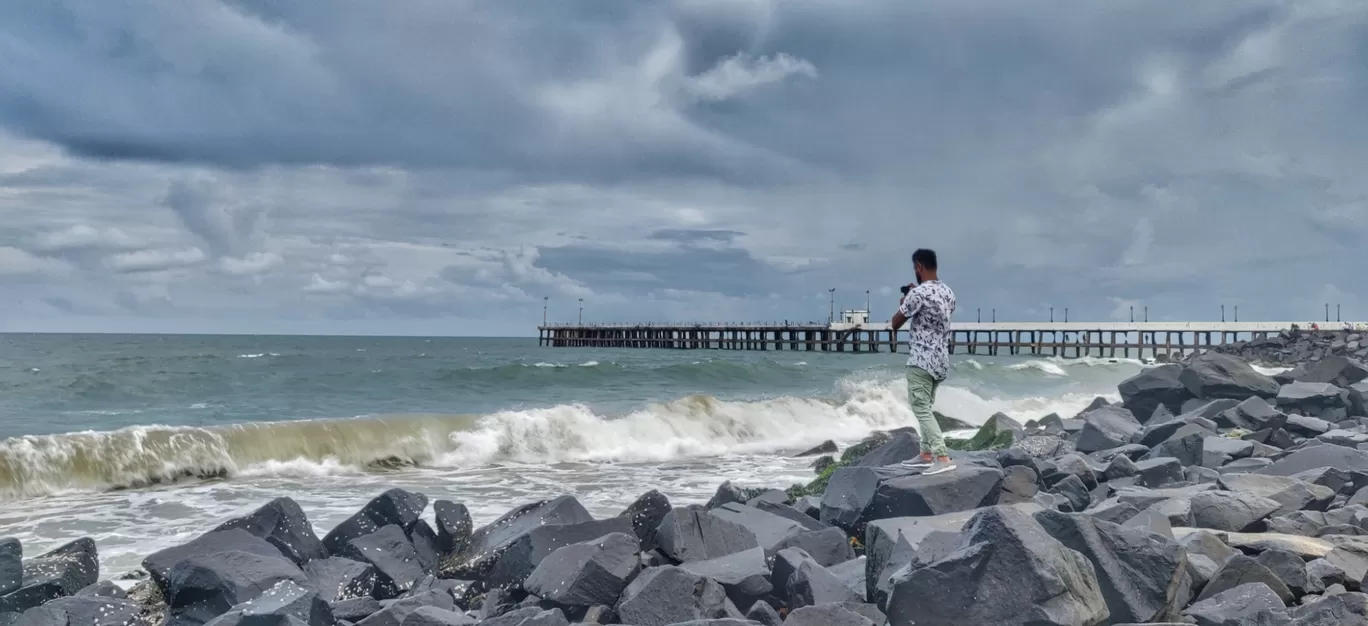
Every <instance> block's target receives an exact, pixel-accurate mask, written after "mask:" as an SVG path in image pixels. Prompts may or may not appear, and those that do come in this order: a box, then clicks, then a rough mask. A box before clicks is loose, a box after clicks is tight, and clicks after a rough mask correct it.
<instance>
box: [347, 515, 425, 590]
mask: <svg viewBox="0 0 1368 626" xmlns="http://www.w3.org/2000/svg"><path fill="white" fill-rule="evenodd" d="M336 554H337V555H338V556H342V557H345V558H348V559H351V560H353V561H359V562H361V563H369V564H371V565H373V566H375V573H376V577H375V593H376V597H377V598H380V599H385V598H393V597H395V596H398V595H399V594H401V593H404V592H405V591H408V590H409V589H411V588H412V587H413V583H415V582H418V580H419V579H421V578H423V576H425V575H427V572H426V571H424V569H423V566H422V563H421V561H420V560H419V559H418V552H417V551H416V550H414V548H413V544H412V543H410V542H409V539H408V537H407V536H406V535H405V534H404V529H402V528H400V527H399V526H397V525H393V524H391V525H389V526H384V527H382V528H380V529H379V530H377V531H375V532H373V533H370V534H368V535H363V536H361V537H357V538H355V539H352V540H350V541H348V542H347V545H346V546H345V547H344V548H342V549H341V550H338V551H337V552H336Z"/></svg>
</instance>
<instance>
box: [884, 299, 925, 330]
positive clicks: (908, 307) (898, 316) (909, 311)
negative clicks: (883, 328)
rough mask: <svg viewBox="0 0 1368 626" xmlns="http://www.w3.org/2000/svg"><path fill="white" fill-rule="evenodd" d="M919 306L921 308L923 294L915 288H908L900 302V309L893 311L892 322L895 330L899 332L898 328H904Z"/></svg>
mask: <svg viewBox="0 0 1368 626" xmlns="http://www.w3.org/2000/svg"><path fill="white" fill-rule="evenodd" d="M919 308H921V296H920V295H919V294H917V292H916V290H915V289H911V290H908V292H907V293H906V294H903V297H902V300H901V301H899V302H898V310H897V311H895V312H894V313H893V321H892V322H891V324H892V326H893V327H892V330H893V332H898V329H899V328H902V327H903V324H906V323H907V320H908V319H911V317H912V316H913V315H916V313H917V309H919Z"/></svg>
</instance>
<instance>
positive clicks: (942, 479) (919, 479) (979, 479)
mask: <svg viewBox="0 0 1368 626" xmlns="http://www.w3.org/2000/svg"><path fill="white" fill-rule="evenodd" d="M1001 491H1002V472H1001V471H1000V470H996V469H992V468H987V467H976V466H972V465H965V466H962V467H960V468H959V469H957V470H955V471H952V472H945V473H942V474H936V475H934V476H923V475H920V474H916V475H911V476H903V477H901V478H893V479H889V480H886V481H884V482H883V483H882V484H880V485H879V487H878V489H877V491H876V492H875V494H874V502H873V505H872V506H871V514H870V515H869V519H886V518H890V517H920V516H927V515H943V514H945V513H954V512H956V511H967V510H970V509H976V508H979V507H984V506H991V505H994V504H997V501H998V496H999V494H1000V493H1001Z"/></svg>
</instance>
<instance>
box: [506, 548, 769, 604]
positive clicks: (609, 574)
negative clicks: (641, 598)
mask: <svg viewBox="0 0 1368 626" xmlns="http://www.w3.org/2000/svg"><path fill="white" fill-rule="evenodd" d="M640 550H641V543H640V541H639V540H638V539H637V537H636V535H635V534H626V533H613V534H609V535H605V536H603V537H600V538H598V539H594V540H592V541H586V542H583V543H575V544H571V545H568V546H565V547H563V548H559V549H557V550H556V551H555V552H552V553H551V554H550V555H549V556H547V557H546V558H544V559H542V561H541V563H539V564H538V565H537V568H536V569H535V570H533V571H532V574H531V575H530V576H528V577H527V581H526V582H525V583H523V587H524V588H525V589H526V590H527V592H528V593H531V594H533V595H536V596H537V597H539V598H542V599H543V600H546V601H548V602H552V603H554V604H556V605H559V606H565V607H586V608H587V607H590V606H594V605H600V604H601V605H612V604H615V603H616V602H617V600H618V597H619V596H621V595H622V590H623V589H625V588H626V587H627V583H628V582H630V581H631V579H632V578H633V577H634V576H636V574H637V572H638V571H639V568H640V561H639V559H638V558H637V553H638V552H639V551H640ZM763 565H764V558H763V557H762V558H761V566H763Z"/></svg>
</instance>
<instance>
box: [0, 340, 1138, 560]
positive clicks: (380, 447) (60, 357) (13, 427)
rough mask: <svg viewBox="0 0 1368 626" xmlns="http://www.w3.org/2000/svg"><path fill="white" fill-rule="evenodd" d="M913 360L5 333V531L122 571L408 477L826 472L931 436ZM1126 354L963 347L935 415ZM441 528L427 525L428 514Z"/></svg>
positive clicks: (315, 515)
mask: <svg viewBox="0 0 1368 626" xmlns="http://www.w3.org/2000/svg"><path fill="white" fill-rule="evenodd" d="M904 359H905V355H902V354H897V355H894V354H886V353H885V354H838V353H807V352H723V351H705V350H695V351H670V350H642V349H637V350H632V349H603V348H582V349H571V348H544V347H539V346H537V342H536V340H535V339H474V338H398V337H282V336H172V335H157V336H131V335H0V537H5V536H13V537H18V538H19V539H20V540H22V541H23V543H24V546H25V553H26V554H38V553H39V552H41V551H43V550H46V549H48V548H51V547H55V546H56V545H59V544H61V543H64V542H66V541H69V540H71V539H74V538H77V537H84V536H88V537H93V538H94V539H95V541H96V543H97V545H98V546H99V549H100V558H101V565H102V568H103V575H104V576H106V577H110V576H117V575H119V574H120V573H123V572H126V571H129V570H132V569H135V568H137V567H138V566H139V563H140V562H141V560H142V558H143V557H144V556H146V555H147V554H149V553H151V552H152V551H154V550H157V549H160V548H162V547H166V546H170V545H175V544H178V543H183V542H185V541H187V540H189V539H192V538H194V537H196V536H198V535H199V534H202V533H204V532H206V531H208V530H210V529H212V528H213V527H214V526H216V525H217V524H219V523H220V522H222V521H223V520H224V519H227V518H229V517H232V516H235V515H241V514H243V513H246V512H249V511H251V510H252V509H254V508H256V507H258V506H260V505H262V504H264V503H266V502H267V501H269V500H271V499H273V498H276V497H280V496H290V497H292V498H294V499H295V500H296V501H298V502H299V504H300V505H301V506H302V507H303V509H304V511H305V512H306V513H307V514H308V515H309V517H310V520H311V521H312V522H313V524H314V525H315V526H316V528H317V529H318V531H319V534H320V536H321V535H322V534H323V533H325V532H326V531H327V530H328V529H330V528H331V527H332V526H333V525H335V524H337V523H338V522H340V521H342V520H344V519H346V517H348V516H349V515H351V514H352V513H353V512H354V511H355V510H356V509H357V508H359V507H360V506H361V505H363V504H364V503H365V502H366V501H367V500H368V499H370V498H371V497H373V496H374V495H376V494H378V493H379V492H380V491H382V490H384V489H386V488H388V487H393V486H398V487H403V488H406V489H411V490H416V491H421V492H423V493H425V494H427V495H428V496H429V497H430V498H432V499H438V498H443V499H450V500H454V501H458V502H463V503H465V504H466V505H467V506H468V507H469V508H470V510H471V513H472V515H473V516H474V518H475V521H476V523H477V524H480V523H485V522H489V521H492V520H493V519H495V518H497V517H498V516H499V515H502V514H503V513H504V512H506V511H508V510H509V509H511V508H513V507H514V506H516V505H519V504H522V503H526V502H529V501H533V500H536V499H540V498H544V497H548V496H551V495H557V494H573V495H575V496H576V497H577V498H579V499H580V501H581V502H583V503H584V504H585V506H586V507H588V508H589V510H590V511H591V512H593V513H594V514H595V515H596V516H605V515H615V514H617V513H619V512H620V511H621V510H622V509H623V508H624V507H625V506H627V505H628V504H630V503H631V502H632V501H633V500H634V499H635V498H636V497H637V496H638V495H640V494H641V493H643V492H645V491H647V490H650V489H659V490H660V491H662V492H663V493H665V494H666V495H667V496H669V497H670V498H671V501H672V502H674V503H675V504H689V503H701V502H704V501H706V500H707V499H708V498H709V497H711V496H712V494H713V492H714V491H715V489H716V488H717V485H718V484H720V483H721V482H722V481H724V480H731V481H733V482H736V483H739V484H743V485H748V486H774V487H779V488H783V487H787V486H789V485H791V484H793V483H797V482H806V481H809V480H811V479H812V477H813V474H812V470H811V469H809V464H810V463H811V462H812V459H809V458H795V457H793V456H792V454H793V453H795V452H798V451H801V450H802V449H805V448H808V447H811V446H813V445H816V444H818V443H821V442H822V441H824V440H826V439H833V440H836V441H837V442H842V443H848V442H852V441H856V440H858V439H860V438H861V437H863V436H864V435H866V434H867V433H869V432H870V431H873V430H878V429H887V428H892V427H898V426H908V425H914V424H915V422H916V420H915V419H914V418H913V416H912V414H911V412H910V411H909V410H908V408H907V394H906V390H905V388H904V386H903V379H902V367H903V361H904ZM1141 367H1142V366H1141V364H1140V363H1138V362H1134V361H1127V360H1122V359H1082V360H1054V359H1027V358H1019V357H985V356H975V357H963V356H957V357H955V362H954V368H953V372H952V374H951V377H950V379H949V380H948V381H947V382H946V383H945V385H944V386H942V388H941V392H940V395H939V398H938V400H937V409H938V410H940V411H941V412H942V413H945V414H946V415H949V416H952V417H956V418H958V419H961V420H964V421H966V422H969V423H972V424H978V423H982V422H983V421H984V420H986V419H987V418H988V417H989V416H991V415H992V414H993V413H995V412H999V411H1001V412H1004V413H1006V414H1008V415H1010V416H1012V417H1014V418H1017V419H1018V420H1022V421H1024V420H1026V419H1032V418H1039V417H1042V416H1044V415H1047V414H1049V413H1053V412H1057V413H1059V414H1061V415H1063V416H1065V417H1071V416H1073V415H1074V414H1075V413H1077V412H1078V411H1079V410H1081V409H1082V408H1084V407H1085V406H1086V405H1087V404H1088V403H1089V402H1091V401H1092V400H1093V399H1094V398H1095V397H1097V396H1104V397H1108V398H1110V399H1113V400H1114V399H1116V398H1117V396H1116V385H1117V383H1119V382H1120V381H1122V380H1124V379H1125V378H1127V377H1129V376H1132V375H1134V374H1135V373H1137V372H1139V371H1140V369H1141ZM429 515H430V512H429Z"/></svg>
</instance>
